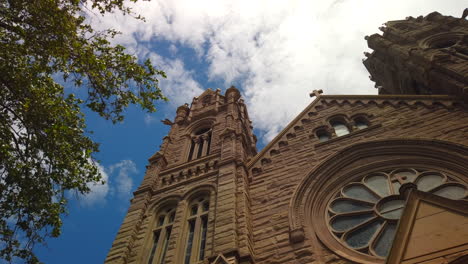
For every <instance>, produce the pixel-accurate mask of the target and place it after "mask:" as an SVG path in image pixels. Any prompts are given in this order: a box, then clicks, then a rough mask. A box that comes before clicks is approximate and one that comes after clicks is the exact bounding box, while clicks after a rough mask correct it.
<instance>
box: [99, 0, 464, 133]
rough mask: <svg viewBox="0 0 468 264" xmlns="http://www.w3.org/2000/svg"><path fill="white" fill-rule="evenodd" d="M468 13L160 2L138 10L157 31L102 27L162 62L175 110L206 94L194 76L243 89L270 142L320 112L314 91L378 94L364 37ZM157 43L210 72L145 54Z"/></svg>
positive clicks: (432, 3) (110, 20)
mask: <svg viewBox="0 0 468 264" xmlns="http://www.w3.org/2000/svg"><path fill="white" fill-rule="evenodd" d="M465 6H466V1H462V0H452V1H439V0H414V1H405V0H386V1H375V0H334V1H332V0H323V1H307V0H304V1H300V0H298V1H280V0H276V1H251V0H239V1H219V0H206V1H195V2H194V1H192V0H179V1H152V2H138V3H137V5H136V7H135V11H136V12H137V13H140V14H142V15H143V16H145V17H146V19H147V23H141V22H139V21H137V20H135V19H132V18H131V17H129V16H125V17H122V16H118V15H112V16H107V17H105V18H104V19H102V24H101V25H100V26H103V27H113V28H116V29H118V30H120V31H122V32H125V34H123V35H122V36H120V37H119V39H118V41H119V42H120V43H122V44H124V45H126V46H127V47H128V48H130V50H132V51H135V52H136V53H138V54H140V56H145V55H144V54H146V56H148V55H149V56H153V57H155V58H157V59H156V61H158V62H160V64H159V65H160V67H161V68H162V69H164V70H165V71H166V72H167V73H168V76H169V79H168V80H165V81H163V82H161V87H163V89H164V92H165V93H166V95H167V96H168V97H169V98H170V99H172V100H174V104H175V105H180V104H182V103H184V102H190V101H191V100H190V99H191V97H192V96H196V95H198V94H199V93H201V90H202V87H200V84H198V82H196V81H195V79H194V78H193V76H194V74H207V77H208V78H209V79H211V80H218V79H221V80H223V81H224V82H225V87H228V86H229V85H230V84H231V82H237V83H240V87H238V88H240V89H241V90H242V92H243V94H244V95H245V97H246V102H247V104H248V107H249V112H250V116H251V118H252V119H253V122H254V126H255V127H256V128H257V129H260V131H262V132H263V133H264V134H265V137H264V138H263V140H265V141H267V140H270V139H271V138H272V137H273V136H274V135H275V134H276V133H277V132H278V131H279V130H280V129H281V128H282V127H283V126H284V125H285V124H286V123H287V122H288V121H289V120H291V119H292V118H293V117H294V116H295V115H296V114H297V113H298V112H299V111H300V110H301V109H303V108H304V106H305V105H307V104H308V103H309V102H310V98H308V94H309V92H311V91H312V90H314V89H323V90H324V92H325V94H370V93H376V90H375V89H374V88H373V83H371V82H370V81H369V79H368V74H367V72H366V70H365V69H364V67H363V65H362V63H361V59H362V58H363V55H362V52H363V51H365V50H367V46H366V42H365V40H364V36H365V35H370V34H373V33H376V32H377V31H378V27H379V26H380V25H381V24H382V23H384V22H386V21H388V20H399V19H404V18H405V17H407V16H415V17H416V16H419V15H427V14H428V13H430V12H432V11H435V10H437V11H439V12H441V13H442V14H447V15H453V16H457V17H460V15H461V13H462V11H463V9H464V8H465ZM155 37H157V38H162V39H165V40H166V41H169V42H170V43H171V45H172V46H171V48H170V50H172V52H173V53H175V52H174V50H175V51H177V49H178V48H177V47H179V46H181V45H183V46H185V47H190V48H193V49H194V50H195V51H196V53H197V56H198V58H199V59H200V60H201V62H202V63H206V64H208V65H209V67H208V69H209V70H208V72H207V73H205V72H192V71H189V70H187V69H186V68H185V66H184V62H183V59H184V58H177V59H173V60H171V59H168V58H162V57H158V55H155V54H153V53H144V54H143V53H142V52H141V51H142V50H144V48H142V46H141V44H140V43H139V41H140V40H144V41H146V42H151V40H152V39H154V38H155ZM156 50H157V47H156ZM203 88H207V87H203Z"/></svg>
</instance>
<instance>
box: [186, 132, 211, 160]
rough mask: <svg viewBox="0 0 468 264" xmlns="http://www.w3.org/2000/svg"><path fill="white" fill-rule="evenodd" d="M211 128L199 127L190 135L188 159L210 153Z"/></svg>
mask: <svg viewBox="0 0 468 264" xmlns="http://www.w3.org/2000/svg"><path fill="white" fill-rule="evenodd" d="M211 138H212V130H211V127H204V128H200V129H198V130H196V131H195V133H193V134H192V136H191V142H190V150H189V155H188V160H189V161H191V160H194V159H198V158H201V157H204V156H208V155H209V154H210V148H211Z"/></svg>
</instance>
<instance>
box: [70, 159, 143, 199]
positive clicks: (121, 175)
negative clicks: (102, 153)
mask: <svg viewBox="0 0 468 264" xmlns="http://www.w3.org/2000/svg"><path fill="white" fill-rule="evenodd" d="M97 166H98V168H99V171H100V173H101V175H102V180H103V181H104V183H102V182H99V183H88V187H89V188H90V189H91V191H90V192H89V193H87V194H84V195H81V194H80V195H78V196H79V201H80V202H82V204H83V205H85V206H88V207H90V206H94V205H99V204H104V203H106V201H107V199H108V197H109V195H116V196H117V198H119V199H129V198H130V196H131V195H132V188H133V180H132V176H133V175H134V174H136V173H138V170H137V168H136V165H135V163H134V162H133V161H131V160H121V161H120V162H117V163H115V164H112V165H110V166H108V167H107V168H105V167H104V166H102V165H100V164H97Z"/></svg>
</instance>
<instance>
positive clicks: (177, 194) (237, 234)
mask: <svg viewBox="0 0 468 264" xmlns="http://www.w3.org/2000/svg"><path fill="white" fill-rule="evenodd" d="M163 122H164V124H166V125H169V126H171V129H170V132H169V134H168V135H167V136H166V137H165V138H164V140H163V143H162V145H161V147H160V150H159V151H157V152H156V153H155V154H154V155H153V156H152V157H150V158H149V165H148V166H147V171H146V175H145V177H144V179H143V182H142V183H141V185H140V187H139V188H138V189H137V190H136V191H135V193H134V198H133V199H132V201H131V205H130V208H129V210H128V213H127V216H126V217H125V219H124V221H123V224H122V226H121V228H120V230H119V232H118V234H117V236H116V238H115V241H114V243H113V245H112V248H111V250H110V252H109V254H108V256H107V259H106V263H144V264H153V263H154V264H155V263H157V264H159V263H166V264H170V263H176V264H190V263H201V262H202V261H208V262H207V263H214V261H215V260H216V262H217V263H218V261H220V259H222V260H225V261H229V263H239V264H240V263H252V258H253V251H252V248H253V246H252V232H251V223H250V212H249V208H250V207H249V199H250V196H249V188H248V185H249V181H248V173H247V168H246V165H245V164H247V162H248V161H249V160H250V159H251V158H252V157H253V156H254V155H255V154H256V153H257V151H256V138H255V136H254V134H253V131H252V126H251V121H250V120H249V116H248V113H247V109H246V106H245V104H244V102H243V100H242V99H241V95H240V93H239V91H238V90H237V89H236V88H235V87H231V88H229V89H227V91H226V93H225V95H222V94H221V91H220V90H219V89H218V90H216V91H213V90H211V89H208V90H206V91H205V92H204V93H203V94H202V95H200V96H199V97H195V98H194V99H193V101H192V104H191V105H190V106H189V105H188V104H185V105H182V106H180V107H178V108H177V111H176V117H175V120H174V122H172V121H170V120H167V119H166V120H164V121H163ZM203 263H206V262H203Z"/></svg>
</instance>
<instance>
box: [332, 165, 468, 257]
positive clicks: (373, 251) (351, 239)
mask: <svg viewBox="0 0 468 264" xmlns="http://www.w3.org/2000/svg"><path fill="white" fill-rule="evenodd" d="M406 182H413V183H415V184H416V186H417V188H418V190H420V191H425V192H430V193H433V194H436V195H439V196H442V197H445V198H449V199H454V200H458V199H464V198H466V197H467V195H468V192H467V187H466V186H465V185H464V184H461V183H460V182H459V181H457V180H455V179H454V178H452V177H450V176H449V175H446V174H444V173H441V172H437V171H430V170H421V169H418V170H415V169H404V170H401V169H400V170H393V171H387V172H377V173H371V174H368V175H366V176H365V177H364V178H363V179H362V180H361V181H360V182H353V183H350V184H347V185H346V186H344V187H343V188H341V190H340V191H339V192H338V193H337V195H336V196H335V198H334V199H333V200H332V201H331V202H330V203H329V206H328V216H329V218H328V223H329V228H330V230H331V232H332V233H333V235H334V236H335V238H336V239H338V240H339V241H340V243H342V244H344V245H346V246H347V247H349V248H352V249H354V250H357V251H359V252H361V253H364V254H368V255H371V256H376V257H380V258H385V257H386V256H387V254H388V252H389V250H390V247H391V244H392V241H393V237H394V236H395V232H396V227H397V223H398V220H399V219H400V216H401V214H402V212H403V209H404V207H405V200H404V198H403V197H402V196H400V194H399V192H398V190H399V188H400V186H401V185H402V184H403V183H406Z"/></svg>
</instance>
